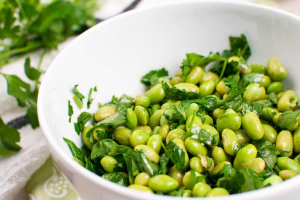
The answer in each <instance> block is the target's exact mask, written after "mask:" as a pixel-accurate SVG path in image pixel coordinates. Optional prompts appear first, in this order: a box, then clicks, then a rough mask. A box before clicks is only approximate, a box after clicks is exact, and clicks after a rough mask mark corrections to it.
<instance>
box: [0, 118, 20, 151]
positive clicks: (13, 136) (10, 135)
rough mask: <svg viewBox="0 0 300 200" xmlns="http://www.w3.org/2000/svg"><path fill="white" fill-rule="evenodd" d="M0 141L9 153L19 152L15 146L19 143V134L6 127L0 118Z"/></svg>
mask: <svg viewBox="0 0 300 200" xmlns="http://www.w3.org/2000/svg"><path fill="white" fill-rule="evenodd" d="M0 140H1V142H2V144H3V146H4V147H5V148H6V149H7V150H10V151H19V150H20V149H21V147H20V146H19V145H17V144H16V143H17V142H20V133H19V132H18V131H17V130H15V129H13V128H11V127H9V126H8V125H6V124H5V123H4V122H3V120H2V118H1V117H0Z"/></svg>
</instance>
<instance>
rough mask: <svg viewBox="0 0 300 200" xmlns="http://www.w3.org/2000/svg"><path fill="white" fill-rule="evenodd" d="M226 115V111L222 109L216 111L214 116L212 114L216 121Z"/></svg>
mask: <svg viewBox="0 0 300 200" xmlns="http://www.w3.org/2000/svg"><path fill="white" fill-rule="evenodd" d="M224 113H225V110H223V109H220V108H217V109H215V110H214V111H213V114H212V115H213V118H214V120H217V119H218V117H219V116H220V115H221V114H224Z"/></svg>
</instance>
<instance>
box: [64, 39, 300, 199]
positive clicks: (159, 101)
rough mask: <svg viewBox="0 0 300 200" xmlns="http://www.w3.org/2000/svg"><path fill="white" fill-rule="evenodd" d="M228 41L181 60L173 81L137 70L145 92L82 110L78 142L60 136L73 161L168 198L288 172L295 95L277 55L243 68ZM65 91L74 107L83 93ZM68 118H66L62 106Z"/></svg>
mask: <svg viewBox="0 0 300 200" xmlns="http://www.w3.org/2000/svg"><path fill="white" fill-rule="evenodd" d="M229 42H230V49H228V50H224V51H223V52H216V53H213V52H211V53H209V55H207V56H204V55H199V54H196V53H189V54H186V58H185V59H184V60H183V61H182V63H181V65H180V68H178V73H176V75H175V76H173V77H170V76H169V72H168V71H167V70H166V69H165V68H162V69H157V70H152V71H150V72H149V73H147V74H145V75H144V76H143V77H141V79H140V81H141V83H142V84H144V85H146V86H148V90H147V91H146V92H145V93H144V94H140V95H138V96H136V97H132V96H130V95H126V94H124V95H122V96H121V97H118V98H117V97H115V96H114V97H112V100H111V101H110V102H108V103H105V104H99V109H98V110H95V111H94V112H92V113H89V112H87V111H84V112H82V113H81V114H80V115H79V116H78V118H77V122H76V123H74V127H75V131H76V132H77V133H78V134H79V135H80V137H82V141H83V144H84V145H83V146H82V147H77V146H76V145H75V143H73V142H72V141H71V140H69V139H67V138H64V140H65V142H66V143H67V144H68V145H69V147H70V150H71V152H72V154H73V156H74V160H75V161H77V162H78V163H79V164H80V165H82V166H83V167H85V168H87V169H88V170H90V171H91V172H93V173H96V174H97V175H99V176H101V177H102V178H104V179H107V180H109V181H112V182H114V183H116V184H119V185H121V186H124V187H128V188H130V189H133V190H138V191H141V192H145V193H151V194H158V195H167V196H181V197H215V196H224V195H231V194H236V193H242V192H248V191H252V190H256V189H260V188H264V187H270V186H272V185H275V184H279V183H280V182H282V181H284V180H286V179H289V178H292V177H294V176H297V174H299V173H300V157H299V153H300V126H299V123H300V122H299V120H300V119H299V115H300V110H297V109H298V108H297V106H298V102H299V97H298V95H297V93H296V92H295V91H293V90H290V89H289V88H285V90H284V89H283V88H284V85H283V83H282V81H283V80H285V78H286V76H287V70H286V68H285V67H284V66H283V65H282V64H281V63H280V61H279V60H278V59H277V58H270V59H269V61H268V62H267V63H259V64H251V65H250V64H249V63H247V60H248V58H249V57H250V55H251V49H250V47H249V44H248V42H247V39H246V36H245V35H241V36H240V37H235V36H230V37H229ZM208 65H209V66H208ZM207 66H208V67H207ZM96 91H97V88H96V87H95V88H91V90H90V92H89V95H88V101H87V107H89V106H90V104H91V103H92V102H93V99H92V98H91V96H92V92H96ZM73 92H74V97H73V99H74V101H72V102H75V104H76V105H77V106H78V108H79V109H81V108H82V107H83V99H84V98H85V97H84V95H82V94H81V93H80V92H79V90H78V89H77V85H76V86H75V87H74V89H73ZM68 114H69V116H70V122H71V116H72V114H73V107H72V105H71V101H69V113H68ZM298 126H299V127H298Z"/></svg>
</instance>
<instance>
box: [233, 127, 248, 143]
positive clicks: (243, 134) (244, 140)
mask: <svg viewBox="0 0 300 200" xmlns="http://www.w3.org/2000/svg"><path fill="white" fill-rule="evenodd" d="M236 136H237V137H238V139H239V141H240V145H243V144H247V143H249V142H250V141H251V138H250V137H249V136H248V135H247V133H246V131H244V130H243V129H239V130H237V131H236Z"/></svg>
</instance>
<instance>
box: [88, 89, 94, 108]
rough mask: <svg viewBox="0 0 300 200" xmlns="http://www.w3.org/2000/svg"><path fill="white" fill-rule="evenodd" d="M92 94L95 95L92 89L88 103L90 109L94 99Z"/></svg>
mask: <svg viewBox="0 0 300 200" xmlns="http://www.w3.org/2000/svg"><path fill="white" fill-rule="evenodd" d="M92 93H93V88H91V89H90V92H89V97H88V101H87V108H90V106H91V104H92V102H93V100H94V99H92Z"/></svg>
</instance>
